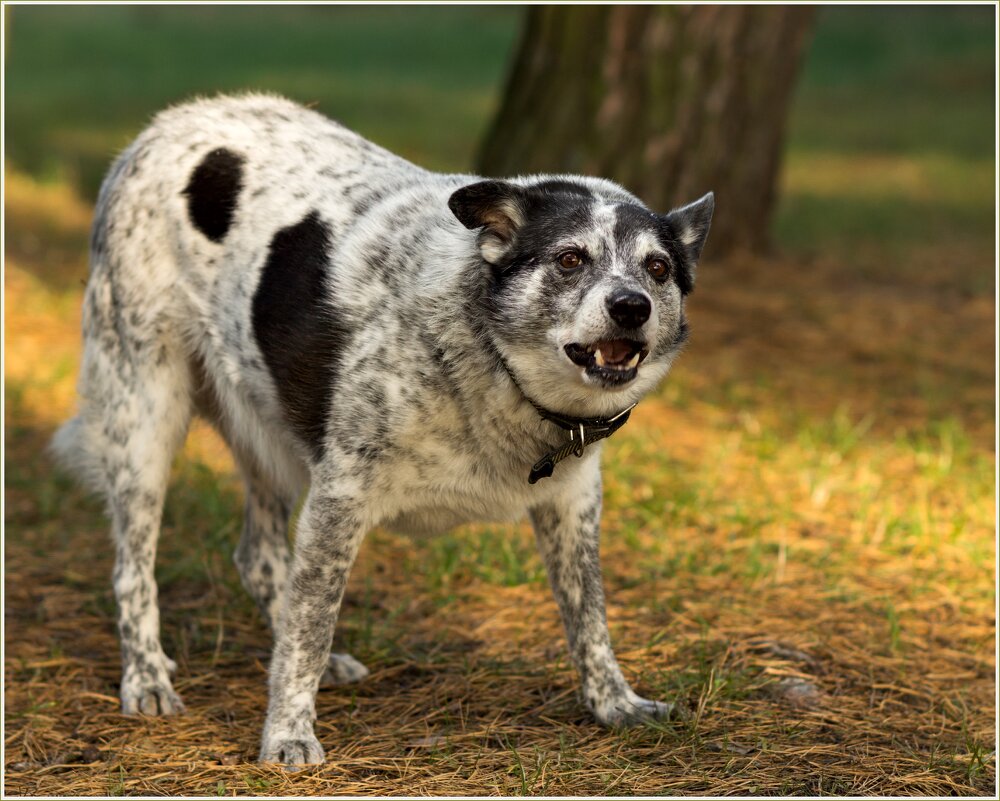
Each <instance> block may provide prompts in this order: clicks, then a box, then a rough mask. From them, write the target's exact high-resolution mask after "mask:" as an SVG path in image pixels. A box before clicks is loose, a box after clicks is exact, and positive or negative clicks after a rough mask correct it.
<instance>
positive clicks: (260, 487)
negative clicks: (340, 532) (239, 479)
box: [233, 457, 368, 684]
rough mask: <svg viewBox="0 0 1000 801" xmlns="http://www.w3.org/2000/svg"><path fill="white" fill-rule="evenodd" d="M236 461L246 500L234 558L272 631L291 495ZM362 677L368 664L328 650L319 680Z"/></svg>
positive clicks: (286, 557) (245, 461) (287, 557)
mask: <svg viewBox="0 0 1000 801" xmlns="http://www.w3.org/2000/svg"><path fill="white" fill-rule="evenodd" d="M237 460H238V461H239V463H240V468H241V470H242V473H243V480H244V484H245V486H246V495H247V500H246V517H245V519H244V522H243V533H242V534H241V536H240V541H239V544H238V545H237V547H236V552H235V553H234V554H233V560H234V561H235V563H236V568H237V570H238V571H239V574H240V580H241V581H242V582H243V586H244V587H245V588H246V590H247V592H248V593H250V596H251V597H252V598H253V599H254V601H255V602H256V603H257V607H258V608H259V609H260V613H261V615H263V617H264V620H265V621H266V622H267V624H268V626H269V627H270V628H271V631H272V632H276V631H277V626H278V625H279V624H280V620H279V614H280V612H281V608H282V604H283V602H284V596H285V589H286V586H287V583H288V574H289V570H290V567H291V560H292V556H291V551H290V550H289V547H288V522H289V519H290V517H291V513H292V509H293V507H294V504H295V500H296V499H295V498H294V497H292V496H289V495H288V493H287V492H283V491H282V490H281V489H279V488H278V487H276V486H275V485H274V484H273V483H272V482H271V481H270V480H268V478H267V477H265V476H264V475H263V474H262V472H261V471H260V470H258V469H256V467H255V466H254V465H253V463H252V460H251V459H250V458H243V457H237ZM367 675H368V668H366V667H365V666H364V665H363V664H361V663H360V662H359V661H358V660H357V659H355V658H354V657H353V656H351V655H350V654H339V653H331V654H330V655H329V663H328V665H327V668H326V670H325V672H324V674H323V678H322V680H321V683H322V684H350V683H352V682H356V681H361V679H363V678H365V677H366V676H367Z"/></svg>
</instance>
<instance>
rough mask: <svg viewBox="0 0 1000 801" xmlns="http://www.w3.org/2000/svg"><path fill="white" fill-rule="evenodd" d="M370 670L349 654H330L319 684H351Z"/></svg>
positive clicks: (362, 677)
mask: <svg viewBox="0 0 1000 801" xmlns="http://www.w3.org/2000/svg"><path fill="white" fill-rule="evenodd" d="M369 672H370V671H369V670H368V668H366V667H365V666H364V665H362V664H361V663H360V662H359V661H358V660H357V659H355V658H354V657H353V656H351V655H350V654H330V661H329V663H328V665H327V668H326V670H325V671H323V678H322V679H320V684H322V685H330V684H353V683H354V682H357V681H361V680H362V679H364V678H366V677H367V676H368V673H369Z"/></svg>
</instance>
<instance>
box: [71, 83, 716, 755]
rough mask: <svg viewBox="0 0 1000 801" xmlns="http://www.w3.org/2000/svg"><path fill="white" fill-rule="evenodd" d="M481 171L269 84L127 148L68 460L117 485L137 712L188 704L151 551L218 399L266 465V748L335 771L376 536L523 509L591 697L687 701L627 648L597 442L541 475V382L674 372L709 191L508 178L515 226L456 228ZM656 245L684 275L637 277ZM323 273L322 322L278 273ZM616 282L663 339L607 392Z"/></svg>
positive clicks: (188, 109)
mask: <svg viewBox="0 0 1000 801" xmlns="http://www.w3.org/2000/svg"><path fill="white" fill-rule="evenodd" d="M480 180H481V179H478V178H476V177H475V176H467V175H439V174H435V173H429V172H426V171H424V170H422V169H420V168H418V167H416V166H414V165H412V164H410V163H408V162H406V161H404V160H402V159H400V158H398V157H396V156H394V155H392V154H391V153H388V152H386V151H385V150H382V149H381V148H378V147H376V146H375V145H372V144H371V143H369V142H367V141H365V140H364V139H362V138H361V137H359V136H357V135H355V134H353V133H351V132H350V131H348V130H346V129H345V128H343V127H341V126H340V125H338V124H337V123H334V122H332V121H330V120H328V119H326V118H324V117H322V116H321V115H319V114H317V113H314V112H312V111H308V110H306V109H303V108H301V107H299V106H297V105H295V104H293V103H291V102H289V101H286V100H282V99H280V98H275V97H267V96H257V95H251V96H243V97H222V98H217V99H212V100H200V101H196V102H193V103H190V104H186V105H183V106H179V107H177V108H173V109H170V110H167V111H165V112H163V113H161V114H160V115H158V116H157V117H156V118H155V120H154V121H153V123H152V124H151V125H150V126H149V127H148V128H147V129H146V130H145V131H144V132H143V133H142V134H141V135H140V136H139V137H138V138H137V139H136V141H135V142H134V143H133V144H132V145H131V146H130V147H129V148H128V149H127V150H126V151H125V152H124V153H123V154H122V155H121V157H120V158H119V159H118V160H117V161H116V162H115V165H114V166H113V168H112V169H111V172H110V174H109V176H108V178H107V179H106V181H105V183H104V186H103V188H102V191H101V195H100V198H99V201H98V204H97V210H96V217H95V221H94V228H93V237H92V242H91V275H90V280H89V283H88V286H87V291H86V295H85V299H84V318H83V337H84V357H83V365H82V369H81V375H80V381H79V390H80V399H81V400H80V409H79V413H78V415H77V416H76V417H75V418H74V419H73V420H71V421H70V422H68V423H67V424H66V425H65V426H64V427H63V428H62V429H61V430H60V431H59V433H58V434H57V436H56V438H55V440H54V450H55V452H56V453H57V454H58V455H59V456H60V457H61V458H62V460H63V461H64V462H65V463H66V464H68V465H70V466H71V467H73V468H75V469H76V470H77V471H78V472H79V473H80V474H81V475H82V476H83V478H84V479H85V480H86V481H88V482H89V483H90V484H91V485H92V486H93V487H95V488H96V489H98V490H99V491H100V492H101V493H103V494H104V495H105V496H106V498H107V499H108V507H109V512H110V517H111V522H112V531H113V535H114V542H115V548H116V557H117V558H116V566H115V571H114V589H115V595H116V597H117V600H118V604H119V630H120V636H121V643H122V662H123V678H122V684H121V698H122V708H123V710H124V711H125V712H126V713H136V712H142V713H147V714H171V713H175V712H180V711H182V710H183V705H182V703H181V700H180V698H179V697H178V696H177V694H176V693H175V692H174V690H173V688H172V686H171V681H170V674H171V672H172V670H173V667H174V665H173V663H172V661H171V660H170V659H169V658H168V657H167V656H166V655H165V654H164V653H163V650H162V648H161V646H160V636H159V612H158V608H157V590H156V583H155V580H154V576H153V564H154V559H155V555H156V539H157V535H158V530H159V524H160V515H161V511H162V507H163V500H164V493H165V488H166V483H167V478H168V472H169V468H170V463H171V460H172V458H173V456H174V454H175V452H176V451H177V449H178V448H179V447H180V445H181V444H182V442H183V440H184V437H185V434H186V431H187V427H188V423H189V421H190V419H191V416H192V415H193V414H195V413H200V414H202V415H204V416H205V417H207V418H208V419H209V420H211V421H212V422H213V423H214V424H215V425H216V427H217V428H218V429H219V431H220V432H221V433H222V435H223V436H224V437H225V439H226V441H227V442H228V443H229V445H230V447H231V448H232V450H233V452H234V454H235V457H236V459H237V462H238V464H239V466H240V469H241V472H242V474H243V477H244V479H245V483H246V487H247V501H246V520H245V524H244V528H243V533H242V536H241V538H240V542H239V545H238V547H237V549H236V555H235V560H236V564H237V567H238V569H239V572H240V575H241V578H242V581H243V583H244V585H245V586H246V588H247V590H248V591H249V592H250V594H251V595H252V596H253V597H254V598H255V600H256V601H257V603H258V605H259V607H260V609H261V612H262V614H263V616H264V617H265V619H266V620H267V621H268V623H269V624H271V625H272V627H273V629H274V631H275V645H274V655H273V658H272V661H271V667H270V701H269V707H268V713H267V720H266V723H265V726H264V734H263V742H262V746H261V752H260V759H261V760H262V761H276V762H281V763H284V764H287V765H298V764H305V763H314V762H320V761H322V759H323V749H322V747H321V746H320V744H319V741H318V740H317V739H316V737H315V736H314V734H313V720H314V718H315V704H314V701H315V695H316V690H317V686H318V684H319V683H320V681H321V679H322V677H323V676H324V673H326V675H327V677H328V678H331V679H333V680H339V681H352V680H357V679H360V678H363V676H364V675H365V674H366V673H367V671H366V670H365V668H364V667H363V666H362V665H360V663H358V662H357V661H355V660H354V659H352V658H351V657H350V656H348V655H346V654H334V655H331V654H330V653H329V651H330V645H331V641H332V636H333V630H334V625H335V623H336V619H337V614H338V611H339V608H340V604H341V599H342V597H343V593H344V587H345V584H346V582H347V577H348V574H349V571H350V569H351V566H352V564H353V562H354V559H355V556H356V554H357V551H358V548H359V546H360V544H361V542H362V539H363V538H364V535H365V533H366V532H367V531H368V530H369V529H371V528H372V527H373V526H376V525H385V526H389V527H395V528H401V529H420V530H441V529H446V528H448V527H450V526H453V525H455V524H458V523H462V522H466V521H471V520H484V519H485V520H513V519H517V518H519V517H522V516H524V515H525V514H528V515H530V517H531V519H532V521H533V523H534V525H535V530H536V532H537V537H538V542H539V547H540V550H541V553H542V555H543V557H544V561H545V565H546V568H547V570H548V574H549V577H550V580H551V583H552V586H553V589H554V592H555V596H556V599H557V601H558V604H559V609H560V613H561V615H562V618H563V622H564V624H565V627H566V631H567V635H568V640H569V645H570V651H571V654H572V657H573V659H574V661H575V663H576V665H577V666H578V668H579V672H580V676H581V681H582V693H583V699H584V702H585V704H586V706H587V707H588V708H589V709H590V710H591V711H592V712H593V714H594V716H595V717H596V718H597V720H599V721H600V722H602V723H605V724H622V723H630V722H634V721H638V720H642V719H645V718H648V717H658V716H662V715H666V714H669V712H670V706H669V705H668V704H661V703H657V702H654V701H647V700H644V699H642V698H639V697H638V696H637V695H636V694H635V693H634V692H633V691H632V690H631V688H630V687H629V685H628V683H627V682H626V680H625V678H624V677H623V676H622V673H621V671H620V670H619V668H618V665H617V663H616V661H615V657H614V654H613V652H612V649H611V644H610V641H609V638H608V631H607V624H606V621H605V612H604V595H603V589H602V586H601V576H600V567H599V559H598V538H599V537H598V530H599V520H600V511H601V483H600V471H599V461H600V446H599V445H598V446H593V447H591V448H588V450H587V451H586V452H585V454H584V456H583V458H580V459H569V460H567V461H565V462H563V463H561V464H560V465H559V466H558V467H557V469H556V471H555V474H554V476H553V477H552V478H549V479H546V480H544V481H542V482H540V483H538V484H535V485H529V484H528V483H527V481H526V476H527V473H528V470H529V468H530V467H531V464H532V463H533V462H534V461H535V460H536V459H537V458H538V457H539V456H540V455H541V454H542V453H543V452H545V451H546V450H549V449H551V448H554V447H556V446H558V445H560V444H561V443H562V442H563V441H564V440H565V436H566V435H565V432H563V431H561V430H560V429H558V428H556V427H555V426H554V425H552V424H551V423H548V422H545V421H544V420H543V419H542V418H540V417H539V415H538V414H537V413H536V411H535V410H534V409H533V408H532V406H531V405H530V404H529V403H528V401H527V399H526V398H525V394H522V393H526V394H527V395H529V396H531V397H532V398H533V399H534V400H535V401H536V402H539V403H541V404H543V405H545V406H546V407H548V408H550V409H553V410H556V411H559V412H561V413H564V414H570V415H576V416H593V415H604V414H608V413H611V412H616V411H619V410H621V409H623V408H625V407H626V406H628V405H629V404H631V403H634V402H636V401H638V400H639V399H640V398H641V397H642V396H643V395H644V394H645V393H646V392H648V391H649V390H650V389H652V388H653V387H654V386H655V385H656V384H657V383H658V382H659V380H660V379H661V378H662V377H663V376H664V375H665V374H666V372H667V370H668V369H669V367H670V364H671V363H672V361H673V359H674V357H675V355H676V354H677V352H678V350H679V348H680V345H681V344H682V342H683V339H684V335H685V333H686V325H685V322H684V295H685V293H686V292H687V291H688V290H689V289H690V282H691V279H692V276H693V270H694V266H695V262H696V261H697V257H698V255H699V254H700V250H701V246H702V244H703V242H704V238H705V235H706V234H707V230H708V219H709V218H710V214H711V201H710V198H709V199H708V201H707V205H706V202H705V201H702V202H701V203H700V205H692V206H691V207H686V208H685V209H682V210H680V211H677V212H673V213H672V215H666V216H663V217H659V216H657V215H654V214H653V213H652V212H650V211H649V210H647V209H645V207H644V206H642V204H641V203H640V202H639V201H638V200H636V199H635V198H634V197H633V196H631V195H629V194H628V193H627V192H625V191H624V190H623V189H621V188H620V187H618V186H616V185H614V184H612V183H610V182H608V181H604V180H600V179H593V178H576V177H567V176H557V177H552V176H532V177H526V178H516V179H511V180H510V181H509V182H507V183H505V184H504V186H505V187H506V189H505V191H509V192H510V193H513V195H512V196H514V197H515V200H514V201H511V202H507V201H504V202H503V203H500V204H499V205H498V206H497V209H498V210H496V209H495V211H497V214H498V215H499V217H497V216H490V217H489V221H487V222H484V223H483V224H482V225H479V224H478V223H475V222H471V223H470V221H469V219H468V218H466V219H465V220H463V222H464V223H465V224H463V222H460V221H459V219H456V215H458V214H459V213H460V212H459V211H458V210H456V211H455V213H454V214H453V213H452V211H451V210H449V199H450V198H452V196H453V193H455V192H456V190H459V189H460V188H463V187H467V186H470V185H473V184H476V182H477V181H480ZM213 193H216V194H213ZM519 193H520V194H519ZM529 195H530V197H532V198H534V200H532V201H531V203H529V202H528V201H527V200H523V199H524V198H527V197H528V196H529ZM517 198H522V200H523V202H521V201H518V200H517ZM505 204H506V205H505ZM511 204H512V205H511ZM532 204H534V205H532ZM456 208H457V207H456ZM532 209H535V211H532ZM469 213H471V212H466V214H465V216H466V217H467V215H468V214H469ZM491 213H492V212H491ZM487 216H489V215H487ZM498 221H499V222H498ZM470 225H471V227H469V226H470ZM657 226H658V227H657ZM529 245H530V248H529ZM570 246H572V247H575V248H579V249H581V250H582V251H583V252H585V253H586V254H587V257H588V263H587V265H586V268H585V269H583V270H580V271H577V273H576V274H575V275H572V276H568V275H564V274H563V273H562V272H560V270H559V268H558V266H557V265H554V264H553V263H552V262H553V259H554V258H555V256H554V255H553V254H554V253H556V252H557V251H558V249H559V248H560V247H563V248H564V247H570ZM297 248H298V250H297ZM310 248H311V249H310ZM532 248H533V249H532ZM653 250H659V251H663V252H664V254H665V255H664V256H663V258H665V259H667V260H668V261H669V262H670V265H671V269H672V270H674V273H673V278H672V279H671V280H669V281H665V282H660V283H657V282H656V281H653V280H652V279H651V278H650V276H649V274H648V273H647V272H646V270H645V269H644V267H643V265H644V261H643V260H644V259H646V258H647V256H648V254H649V253H650V252H652V251H653ZM295 254H300V255H295ZM296 259H301V261H302V264H301V265H299V264H298V262H297V261H296ZM300 268H301V270H302V272H301V273H297V272H295V271H296V270H299V269H300ZM308 270H312V273H308ZM317 270H318V272H317ZM265 272H267V273H268V275H269V278H268V281H267V282H262V276H263V275H264V274H265ZM310 275H311V276H312V277H311V279H310V280H312V281H313V284H311V285H310V286H311V287H312V288H311V289H309V288H308V287H306V288H302V287H300V289H299V290H298V291H300V292H302V293H306V294H303V295H302V298H304V299H305V300H306V301H308V302H307V303H305V304H304V305H303V308H302V316H301V317H299V316H297V313H296V310H295V309H288V310H284V311H282V309H283V308H284V307H283V306H282V299H281V297H280V296H279V295H280V292H281V291H282V286H283V285H284V284H283V282H289V281H293V280H299V278H300V277H302V276H305V277H309V276H310ZM303 280H305V278H303ZM317 281H318V283H317ZM622 287H625V288H627V289H629V290H630V291H634V292H637V293H641V294H643V295H644V296H646V297H648V298H650V299H651V303H652V312H651V314H650V317H649V319H648V321H647V322H646V323H645V324H644V325H643V326H642V330H641V332H640V333H641V335H642V336H643V337H644V338H645V339H646V340H647V341H648V342H649V349H650V354H649V357H648V358H647V359H646V361H644V362H643V363H642V365H641V366H640V368H639V370H638V375H637V377H636V378H635V379H634V380H632V381H630V382H628V383H627V384H625V385H624V386H620V387H611V388H608V387H605V386H600V385H598V384H596V383H595V382H594V381H593V380H591V379H590V378H589V377H588V376H587V375H586V374H585V373H584V371H583V369H582V368H580V367H578V366H577V365H575V364H573V363H572V362H571V361H570V360H569V358H568V357H567V355H566V353H565V352H563V345H565V344H567V343H569V342H574V341H580V342H586V341H596V340H598V339H602V338H609V337H612V336H615V335H616V329H615V327H614V324H613V323H612V322H611V321H610V320H609V318H608V313H607V311H606V309H605V306H606V300H605V299H606V298H607V296H608V293H609V292H611V291H613V290H616V289H621V288H622ZM289 291H291V290H289ZM255 309H256V311H255ZM262 332H266V336H265V335H264V333H262ZM637 335H638V334H637ZM262 336H263V337H264V339H263V340H260V339H259V338H260V337H262ZM324 337H325V338H324ZM303 343H304V344H303ZM293 347H297V348H299V350H298V352H294V351H293V352H291V353H288V352H286V351H287V350H288V349H289V348H293ZM283 348H284V349H285V350H282V349H283ZM504 361H505V362H506V364H507V365H508V366H509V370H510V373H508V371H507V369H505V368H504V366H503V362H504ZM511 374H513V375H514V376H515V377H516V379H517V381H516V383H515V382H514V381H513V380H512V379H511ZM276 375H282V376H286V378H283V379H282V382H281V383H280V384H279V383H278V382H276V381H275V376H276ZM296 404H297V405H296ZM303 493H305V501H304V505H303V508H302V512H301V515H300V518H299V523H298V529H297V532H296V536H295V548H294V555H292V554H290V552H289V548H288V542H287V527H288V520H289V516H290V512H291V510H292V509H293V507H294V506H295V504H296V502H297V501H298V499H299V498H300V497H301V495H302V494H303Z"/></svg>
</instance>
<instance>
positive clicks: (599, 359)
mask: <svg viewBox="0 0 1000 801" xmlns="http://www.w3.org/2000/svg"><path fill="white" fill-rule="evenodd" d="M594 364H596V365H597V366H598V367H604V354H603V353H601V349H600V348H598V349H597V350H595V351H594Z"/></svg>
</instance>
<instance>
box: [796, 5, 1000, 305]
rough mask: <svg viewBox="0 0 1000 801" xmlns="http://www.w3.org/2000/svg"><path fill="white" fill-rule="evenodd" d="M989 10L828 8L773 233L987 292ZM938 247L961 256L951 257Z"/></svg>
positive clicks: (848, 260) (886, 274)
mask: <svg viewBox="0 0 1000 801" xmlns="http://www.w3.org/2000/svg"><path fill="white" fill-rule="evenodd" d="M993 19H994V9H992V8H989V7H985V6H980V7H964V8H955V7H951V8H943V7H940V6H938V7H931V6H926V7H913V6H911V7H891V8H889V7H887V8H877V7H861V8H859V7H847V6H844V7H824V8H822V9H821V10H820V13H819V19H818V24H817V28H816V33H815V37H814V40H813V43H812V46H811V47H810V49H809V51H808V53H807V56H806V59H805V62H804V64H803V69H802V74H801V78H800V82H799V85H798V88H797V92H796V95H795V100H794V103H793V106H792V111H791V115H790V118H789V128H788V137H787V141H788V151H787V155H786V160H787V161H786V169H785V179H784V196H783V198H782V200H781V204H780V209H779V214H778V218H777V222H776V233H777V237H778V241H779V242H780V243H781V244H782V245H784V246H785V247H787V248H790V249H791V250H792V251H794V252H796V253H808V254H812V255H815V254H824V255H828V256H835V257H838V258H842V259H843V260H844V262H845V270H846V271H848V272H854V273H858V272H860V273H862V274H864V275H868V276H871V275H875V276H882V277H883V278H890V279H895V278H909V279H911V280H912V279H915V278H917V277H923V278H926V276H920V273H921V272H930V271H926V270H925V269H924V266H923V265H919V266H918V268H916V269H915V268H914V266H913V264H912V262H913V257H914V255H915V254H916V255H917V256H918V257H919V255H920V254H921V252H922V251H926V250H928V249H931V250H932V251H933V252H932V254H929V255H930V257H931V258H933V259H937V260H938V261H939V262H941V263H942V267H943V268H944V269H943V270H942V272H941V274H940V275H939V276H937V278H938V280H939V282H940V283H941V284H942V285H952V286H954V285H958V286H961V287H963V288H965V289H968V290H970V291H973V292H983V293H987V292H988V293H990V294H992V291H993V282H994V270H993V255H992V253H993V233H994V222H995V206H994V202H993V197H994V182H995V177H994V176H995V165H994V140H995V136H996V127H995V120H994V116H995V109H994V102H993V92H994V75H993V73H994V53H995V42H994V35H993V27H994V23H993ZM948 251H958V252H957V253H948Z"/></svg>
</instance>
